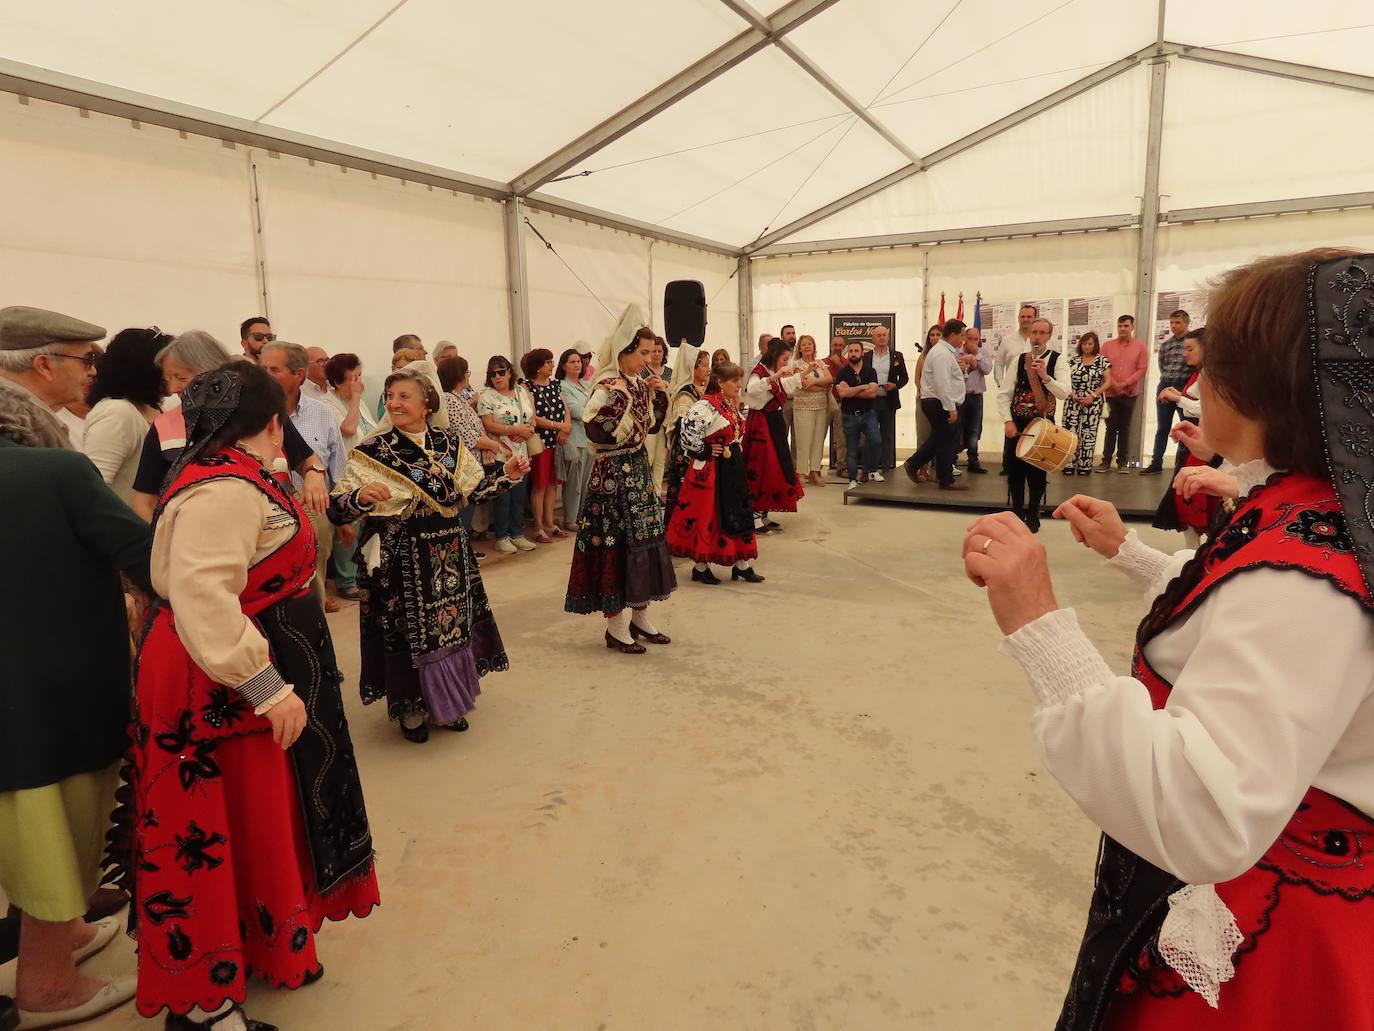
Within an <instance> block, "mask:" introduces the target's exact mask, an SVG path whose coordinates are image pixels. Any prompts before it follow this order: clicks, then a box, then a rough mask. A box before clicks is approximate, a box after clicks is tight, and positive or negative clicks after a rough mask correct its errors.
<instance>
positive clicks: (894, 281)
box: [744, 249, 925, 447]
mask: <svg viewBox="0 0 1374 1031" xmlns="http://www.w3.org/2000/svg"><path fill="white" fill-rule="evenodd" d="M753 266H754V267H753V278H754V332H755V335H756V337H757V334H760V333H772V334H774V335H776V334H777V333H778V331H779V330H780V329H781V328H782V327H783V326H784V325H786V324H788V323H791V324H792V325H794V326H796V327H797V335H798V336H801V335H805V334H810V335H811V336H813V337H815V338H816V346H817V348H818V349H819V350H820V351H821V353H822V354H826V353H829V350H830V343H829V341H830V316H831V315H832V314H835V315H841V314H850V315H862V314H884V313H895V314H896V316H897V321H896V334H895V336H896V339H895V345H896V347H897V349H898V350H900V351H902V352H903V353H904V354H906V355H907V356H911V354H912V348H911V342H912V341H913V340H919V339H921V337H922V336H923V334H924V332H925V324H924V323H923V321H922V315H921V255H920V253H919V252H918V251H916V250H912V249H908V250H897V251H874V252H857V253H853V254H818V255H806V256H799V257H787V258H760V259H758V260H756V261H755V262H754V263H753ZM744 347H745V351H746V357H747V358H751V359H752V358H753V357H754V356H755V355H756V354H757V353H758V344H757V339H755V340H751V341H748V342H747V343H745V344H744ZM914 362H915V359H914V357H912V358H911V361H910V362H909V363H908V364H909V365H910V366H911V367H912V368H914ZM907 396H908V397H910V396H911V395H910V393H909V392H908V394H907ZM908 407H910V406H908ZM912 411H914V409H912ZM913 419H914V416H912V415H911V413H910V412H908V411H907V410H906V409H903V410H902V412H901V417H900V418H899V419H898V434H897V446H898V447H915V446H916V430H915V423H914V421H913Z"/></svg>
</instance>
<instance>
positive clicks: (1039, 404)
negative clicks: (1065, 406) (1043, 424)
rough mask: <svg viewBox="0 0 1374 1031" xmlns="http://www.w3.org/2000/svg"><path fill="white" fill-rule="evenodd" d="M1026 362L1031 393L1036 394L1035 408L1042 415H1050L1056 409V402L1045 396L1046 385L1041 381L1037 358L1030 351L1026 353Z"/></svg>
mask: <svg viewBox="0 0 1374 1031" xmlns="http://www.w3.org/2000/svg"><path fill="white" fill-rule="evenodd" d="M1023 360H1024V361H1025V363H1026V382H1027V383H1029V384H1030V388H1031V393H1032V394H1034V395H1035V410H1036V411H1038V412H1039V413H1040V414H1041V415H1049V414H1050V413H1051V412H1053V411H1054V402H1053V401H1051V400H1049V399H1048V398H1047V397H1046V396H1045V386H1044V384H1043V383H1041V382H1040V373H1038V372H1037V371H1036V369H1035V359H1034V356H1033V355H1032V354H1031V352H1030V351H1027V352H1026V353H1025V356H1024V359H1023Z"/></svg>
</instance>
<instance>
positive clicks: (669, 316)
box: [663, 279, 706, 347]
mask: <svg viewBox="0 0 1374 1031" xmlns="http://www.w3.org/2000/svg"><path fill="white" fill-rule="evenodd" d="M663 339H664V340H666V341H667V343H668V346H669V347H676V346H677V345H678V344H680V343H682V341H683V340H686V341H687V342H688V343H689V344H694V345H695V346H697V347H700V346H701V345H702V344H704V343H706V288H705V287H704V286H702V285H701V283H700V282H698V281H697V280H695V279H675V280H673V281H672V282H671V283H669V284H668V285H667V286H666V287H664V288H663Z"/></svg>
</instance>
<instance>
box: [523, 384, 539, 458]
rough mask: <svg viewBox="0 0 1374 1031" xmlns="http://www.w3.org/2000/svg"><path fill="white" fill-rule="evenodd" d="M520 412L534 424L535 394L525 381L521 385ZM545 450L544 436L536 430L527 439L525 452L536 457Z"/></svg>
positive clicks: (531, 456)
mask: <svg viewBox="0 0 1374 1031" xmlns="http://www.w3.org/2000/svg"><path fill="white" fill-rule="evenodd" d="M526 401H528V402H529V407H526V406H525V402H526ZM520 414H521V415H524V416H526V417H528V419H529V423H530V425H531V426H533V425H534V395H533V394H531V393H530V391H529V388H528V387H526V386H525V385H524V384H523V383H522V384H521V385H520ZM543 450H544V438H543V437H541V436H540V435H539V432H538V431H537V430H536V431H535V434H534V436H532V437H531V438H530V439H529V440H527V441H525V454H527V455H528V456H529V457H530V458H534V457H535V456H536V455H539V454H541V453H542V452H543Z"/></svg>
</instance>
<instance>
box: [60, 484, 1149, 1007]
mask: <svg viewBox="0 0 1374 1031" xmlns="http://www.w3.org/2000/svg"><path fill="white" fill-rule="evenodd" d="M840 495H841V490H840V488H838V487H834V486H828V487H825V488H823V489H819V490H812V491H811V492H809V493H808V496H807V499H806V500H805V502H804V503H803V510H802V512H801V513H799V514H798V515H796V516H790V517H788V516H784V517H782V518H781V520H780V521H781V522H783V523H784V525H785V526H786V532H785V533H784V534H782V535H779V536H777V537H773V538H767V539H765V540H764V541H763V543H762V552H763V553H762V558H761V561H760V563H759V569H760V571H761V572H763V573H764V574H765V575H767V576H768V578H769V579H768V582H767V583H766V584H763V585H759V586H748V585H744V584H730V583H729V582H727V583H725V584H723V585H722V586H719V587H714V588H708V587H704V586H702V585H699V584H692V583H690V582H687V583H684V584H683V585H682V586H681V588H680V590H679V593H678V594H676V595H675V596H674V598H673V600H672V601H671V602H669V603H668V604H666V605H664V606H662V607H661V608H659V609H657V610H656V615H657V617H658V620H659V623H660V629H662V630H664V631H666V632H668V633H670V634H671V635H672V636H673V637H674V642H675V643H674V644H673V645H672V646H671V647H668V648H662V649H651V651H650V653H649V654H648V655H645V656H642V657H629V656H621V655H616V654H611V653H609V652H608V651H607V650H606V649H605V647H604V646H603V644H602V639H601V634H602V623H601V621H600V620H599V619H597V618H592V617H585V616H584V617H574V616H567V615H564V614H563V612H562V600H563V588H564V585H565V583H566V578H567V570H568V560H569V553H570V544H569V543H568V542H562V543H559V544H557V545H555V546H550V547H544V548H541V549H540V551H539V552H538V553H537V554H533V555H522V556H516V557H512V558H510V559H504V560H500V561H496V560H493V561H491V562H489V563H488V564H487V568H486V571H485V576H486V580H487V586H488V590H489V592H490V594H491V597H492V603H493V606H494V608H495V611H496V616H497V620H498V622H499V623H500V625H501V628H502V631H503V634H504V636H505V639H506V643H507V646H508V648H509V651H510V655H511V661H512V670H511V671H510V672H509V673H505V674H500V675H496V676H492V677H489V678H487V679H486V680H485V681H484V693H483V695H482V699H481V704H480V706H479V708H478V710H477V712H476V714H475V717H474V718H473V720H472V723H473V729H472V731H471V732H470V733H467V734H464V735H454V734H442V733H441V734H436V735H435V736H434V737H433V738H431V740H430V742H429V744H427V745H424V746H416V745H412V744H409V743H407V742H405V741H403V740H402V739H401V738H400V736H399V734H398V733H397V732H396V731H395V729H394V728H393V727H391V726H389V725H388V724H387V723H386V721H385V713H384V712H383V711H382V710H381V709H380V707H373V708H371V709H368V710H363V709H362V708H361V706H359V705H358V704H357V700H356V699H357V695H356V688H355V684H356V680H355V673H356V668H357V649H356V640H357V638H356V610H353V609H351V608H350V609H345V611H344V612H342V613H340V614H339V615H337V616H334V617H332V618H331V623H332V625H333V627H334V632H335V640H336V644H337V647H338V653H339V656H340V658H341V659H342V660H343V663H344V668H345V672H346V673H347V674H348V683H347V684H346V685H345V695H346V697H347V698H348V699H349V700H350V703H351V708H350V717H351V720H352V726H353V734H354V739H355V741H356V743H357V749H358V754H359V758H360V761H361V765H362V771H363V777H364V786H365V788H366V791H367V798H368V802H369V809H370V813H371V817H372V822H373V827H374V830H375V834H376V840H377V850H378V871H379V877H380V881H381V889H382V902H383V904H382V907H381V908H380V909H379V910H376V911H374V913H373V914H372V916H371V917H370V918H368V919H367V920H365V921H349V922H347V923H344V924H337V925H329V926H327V927H326V928H325V929H324V930H323V931H322V933H321V935H320V946H319V947H320V955H321V958H322V959H323V961H324V963H325V965H326V968H327V975H326V977H325V979H324V981H322V982H321V983H320V984H318V985H317V986H314V987H312V988H308V989H305V990H303V991H300V992H296V993H287V992H272V991H270V990H267V989H264V988H261V987H258V988H255V989H253V990H252V991H251V992H250V995H249V1005H250V1011H251V1012H252V1013H253V1014H254V1015H256V1016H258V1017H260V1018H262V1019H265V1020H270V1021H274V1022H276V1023H278V1024H279V1025H280V1026H281V1027H282V1028H283V1029H284V1031H317V1029H319V1031H324V1029H338V1028H344V1029H349V1031H353V1029H359V1031H363V1029H365V1031H400V1029H421V1028H424V1029H433V1028H444V1029H447V1028H481V1029H578V1031H602V1029H615V1028H624V1029H634V1031H658V1029H706V1028H711V1029H715V1028H728V1029H746V1028H747V1029H765V1028H779V1029H782V1028H788V1029H838V1028H844V1029H862V1031H881V1029H888V1028H892V1029H896V1028H902V1029H910V1028H936V1029H941V1031H959V1029H984V1028H1009V1029H1021V1028H1027V1029H1032V1028H1049V1027H1051V1026H1052V1024H1053V1021H1054V1017H1055V1015H1056V1014H1057V1012H1058V1005H1059V1001H1060V998H1061V994H1062V990H1063V986H1064V984H1065V982H1066V980H1067V975H1068V972H1069V968H1070V966H1071V963H1072V957H1073V955H1074V952H1075V949H1076V943H1077V940H1078V936H1079V934H1080V932H1081V929H1082V925H1083V920H1084V916H1085V912H1086V900H1087V897H1088V894H1089V890H1090V886H1091V876H1092V864H1093V858H1094V854H1095V848H1096V834H1095V832H1094V831H1093V828H1092V827H1091V826H1090V825H1089V824H1088V822H1087V821H1086V820H1085V819H1084V818H1083V817H1082V816H1081V815H1080V814H1079V813H1078V811H1077V810H1076V809H1075V807H1074V806H1073V805H1072V803H1070V802H1069V801H1068V799H1067V798H1066V797H1065V796H1064V795H1063V794H1062V793H1061V792H1060V790H1059V789H1058V787H1057V785H1056V784H1055V783H1054V781H1053V780H1052V778H1050V777H1049V776H1048V775H1047V774H1046V773H1045V772H1044V771H1043V770H1042V769H1041V766H1040V763H1039V760H1038V758H1037V755H1036V750H1035V745H1034V741H1033V739H1032V737H1031V732H1030V728H1029V716H1030V712H1031V700H1030V692H1029V690H1028V688H1027V686H1026V684H1025V681H1024V679H1023V677H1022V676H1021V674H1020V672H1019V669H1018V667H1016V666H1015V665H1014V664H1013V663H1012V662H1011V661H1010V660H1008V659H1005V658H1003V657H1002V656H1000V655H998V654H997V652H996V647H997V643H998V634H997V630H996V627H995V625H994V623H993V621H992V618H991V616H990V615H989V614H988V611H987V608H986V605H985V602H984V599H983V597H982V594H981V592H979V591H978V590H976V589H975V588H974V587H973V586H972V585H970V584H969V583H968V581H967V580H965V579H964V578H963V575H962V571H961V569H962V567H961V564H960V562H959V557H958V544H959V541H960V538H961V535H962V532H963V529H964V527H965V526H966V524H967V522H968V521H969V519H968V517H967V515H963V514H958V513H949V512H937V511H931V510H914V509H907V508H894V507H887V506H876V505H874V506H869V505H851V506H849V507H848V508H844V507H842V506H841V503H840ZM1146 533H1147V535H1148V536H1149V539H1151V540H1155V541H1157V542H1158V543H1160V544H1161V545H1165V544H1168V543H1171V542H1170V540H1169V537H1168V535H1163V534H1157V533H1155V532H1154V531H1146ZM1044 539H1045V542H1046V544H1047V545H1048V546H1049V548H1050V552H1051V556H1052V563H1053V567H1054V569H1055V571H1056V574H1057V585H1058V592H1059V598H1060V601H1061V603H1063V604H1071V605H1074V606H1076V607H1078V609H1079V612H1080V617H1081V618H1082V620H1083V623H1084V624H1085V626H1086V628H1087V629H1088V632H1089V634H1090V635H1091V636H1092V637H1093V638H1094V639H1095V640H1097V641H1098V642H1099V643H1100V644H1101V645H1102V646H1103V650H1104V652H1105V654H1106V655H1107V656H1108V658H1109V661H1111V662H1112V663H1113V665H1114V666H1116V667H1117V668H1119V669H1124V668H1125V664H1126V657H1127V653H1128V648H1129V642H1130V637H1131V633H1132V631H1133V628H1134V625H1135V622H1136V621H1137V619H1138V618H1139V617H1140V615H1141V614H1142V612H1143V609H1144V606H1143V603H1142V602H1141V601H1140V600H1138V599H1136V598H1134V597H1132V596H1131V592H1129V591H1127V590H1125V589H1123V585H1124V582H1123V581H1122V580H1121V579H1120V578H1118V577H1117V576H1116V575H1115V574H1112V573H1111V572H1110V571H1108V570H1106V569H1104V568H1103V567H1102V564H1101V562H1100V561H1099V560H1097V559H1096V557H1095V556H1092V555H1090V554H1089V553H1087V552H1085V551H1083V550H1082V549H1081V548H1079V547H1078V546H1076V545H1075V544H1074V543H1073V542H1072V540H1071V539H1070V537H1069V534H1068V531H1067V529H1065V528H1064V527H1063V526H1062V525H1053V526H1048V525H1047V527H1046V531H1045V533H1044ZM680 575H682V576H683V577H684V579H685V577H686V575H687V567H685V566H683V567H680ZM132 963H133V954H132V946H131V945H130V943H129V942H127V940H125V939H123V938H121V939H120V940H119V943H118V944H117V945H116V946H115V947H112V948H111V949H110V950H108V951H107V952H106V953H105V954H104V955H102V956H101V957H99V958H98V959H97V960H95V961H92V963H91V964H90V967H91V969H92V971H93V972H99V973H111V972H117V971H121V970H130V969H132ZM87 1026H88V1027H91V1028H95V1029H101V1031H114V1029H134V1028H146V1027H149V1026H156V1025H150V1024H148V1023H145V1022H143V1021H141V1020H139V1019H138V1018H137V1016H136V1015H135V1013H134V1011H133V1009H132V1007H126V1008H125V1009H123V1010H121V1011H120V1012H118V1013H117V1014H113V1015H110V1016H108V1017H106V1018H104V1019H102V1020H100V1021H96V1022H93V1023H91V1024H89V1025H87Z"/></svg>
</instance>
